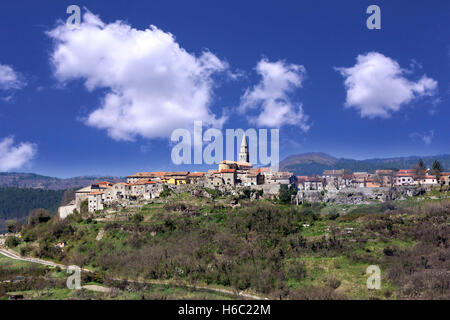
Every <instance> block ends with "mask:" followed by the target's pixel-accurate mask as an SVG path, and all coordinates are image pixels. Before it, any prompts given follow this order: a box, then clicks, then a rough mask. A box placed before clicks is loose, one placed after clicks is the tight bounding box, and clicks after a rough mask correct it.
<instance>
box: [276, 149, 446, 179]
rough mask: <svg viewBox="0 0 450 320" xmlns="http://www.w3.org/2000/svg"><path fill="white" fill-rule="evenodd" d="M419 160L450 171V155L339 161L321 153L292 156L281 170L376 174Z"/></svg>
mask: <svg viewBox="0 0 450 320" xmlns="http://www.w3.org/2000/svg"><path fill="white" fill-rule="evenodd" d="M419 159H422V160H423V162H424V164H425V166H426V167H429V168H431V167H432V165H433V162H434V160H438V161H439V162H440V163H441V165H442V167H443V168H444V170H446V171H450V155H436V156H426V157H417V156H411V157H397V158H385V159H367V160H355V159H344V158H340V159H339V158H335V157H333V156H330V155H328V154H325V153H321V152H314V153H304V154H298V155H291V156H289V157H287V158H286V159H284V160H283V161H281V162H280V168H281V169H283V170H289V171H292V172H294V174H296V175H313V174H322V172H323V171H324V170H331V169H348V170H351V171H353V172H357V171H368V172H374V171H375V170H378V169H394V170H398V169H409V168H411V167H412V166H413V165H415V164H416V163H417V161H419Z"/></svg>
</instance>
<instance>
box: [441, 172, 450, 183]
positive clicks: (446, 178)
mask: <svg viewBox="0 0 450 320" xmlns="http://www.w3.org/2000/svg"><path fill="white" fill-rule="evenodd" d="M439 182H440V183H441V185H443V186H450V172H442V173H441V178H440V180H439Z"/></svg>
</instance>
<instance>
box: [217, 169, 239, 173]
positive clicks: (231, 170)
mask: <svg viewBox="0 0 450 320" xmlns="http://www.w3.org/2000/svg"><path fill="white" fill-rule="evenodd" d="M235 171H236V169H222V170H220V172H221V173H233V172H235Z"/></svg>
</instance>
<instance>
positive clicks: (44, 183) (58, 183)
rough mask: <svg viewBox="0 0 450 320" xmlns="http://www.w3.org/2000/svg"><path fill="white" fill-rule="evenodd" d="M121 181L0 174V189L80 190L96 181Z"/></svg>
mask: <svg viewBox="0 0 450 320" xmlns="http://www.w3.org/2000/svg"><path fill="white" fill-rule="evenodd" d="M104 180H108V181H121V180H123V179H121V178H118V177H101V176H99V177H75V178H68V179H60V178H54V177H47V176H41V175H38V174H35V173H17V172H0V187H17V188H34V189H49V190H65V189H73V188H81V187H84V186H87V185H89V184H92V183H94V182H98V181H104Z"/></svg>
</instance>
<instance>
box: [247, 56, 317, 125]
mask: <svg viewBox="0 0 450 320" xmlns="http://www.w3.org/2000/svg"><path fill="white" fill-rule="evenodd" d="M256 71H257V73H258V74H259V75H260V76H261V78H262V79H261V81H260V82H259V83H258V84H257V85H255V86H254V87H253V88H251V89H250V88H249V89H247V90H246V92H245V93H244V95H243V96H242V97H241V103H240V106H239V111H240V112H241V113H244V112H246V111H248V110H249V109H255V110H257V111H258V112H259V114H258V115H257V116H249V121H250V122H252V123H255V124H257V125H258V126H267V127H281V126H283V125H286V124H290V125H298V126H300V128H301V129H302V130H303V131H307V130H309V127H310V125H309V124H308V116H306V115H305V113H304V112H303V106H302V104H296V103H294V102H292V101H291V97H290V95H291V94H292V92H293V91H294V90H295V89H297V88H301V87H302V82H303V80H304V78H305V75H306V70H305V67H304V66H302V65H296V64H288V63H286V62H285V61H277V62H270V61H268V60H267V59H262V60H260V61H259V62H258V64H257V66H256Z"/></svg>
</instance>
